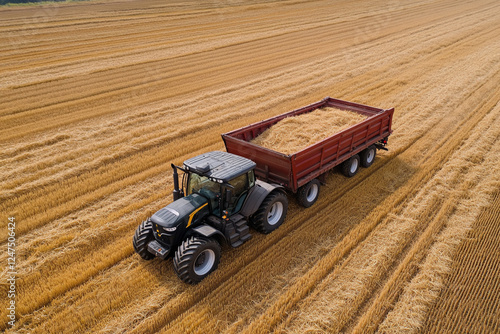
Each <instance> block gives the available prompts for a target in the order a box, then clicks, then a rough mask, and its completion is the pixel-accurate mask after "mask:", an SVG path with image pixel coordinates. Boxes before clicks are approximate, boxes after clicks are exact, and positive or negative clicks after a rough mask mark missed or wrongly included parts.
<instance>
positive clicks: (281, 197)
mask: <svg viewBox="0 0 500 334" xmlns="http://www.w3.org/2000/svg"><path fill="white" fill-rule="evenodd" d="M287 210H288V198H287V197H286V195H285V194H284V193H283V192H281V191H276V192H272V193H271V194H269V195H268V196H267V197H266V199H264V202H262V204H261V205H260V207H259V209H258V210H257V212H256V213H255V215H254V216H253V218H252V220H251V222H252V226H253V227H254V228H255V229H256V230H257V231H259V232H261V233H264V234H267V233H270V232H272V231H274V230H275V229H277V228H278V227H280V225H281V224H282V223H283V221H284V220H285V217H286V212H287Z"/></svg>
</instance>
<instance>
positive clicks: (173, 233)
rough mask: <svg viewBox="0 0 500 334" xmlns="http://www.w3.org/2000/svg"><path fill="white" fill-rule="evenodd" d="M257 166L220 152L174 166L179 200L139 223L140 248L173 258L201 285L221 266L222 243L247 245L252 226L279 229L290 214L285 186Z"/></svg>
mask: <svg viewBox="0 0 500 334" xmlns="http://www.w3.org/2000/svg"><path fill="white" fill-rule="evenodd" d="M255 166H256V164H255V162H253V161H252V160H250V159H247V158H244V157H241V156H239V155H235V154H231V153H227V152H220V151H214V152H209V153H205V154H202V155H199V156H197V157H194V158H191V159H188V160H186V161H184V163H183V166H182V167H180V166H176V165H174V164H172V169H173V183H174V191H173V199H174V201H173V202H172V203H170V204H169V205H167V206H166V207H164V208H162V209H160V210H159V211H157V212H156V213H154V214H153V215H152V216H151V217H150V218H148V219H147V220H145V221H144V222H142V223H141V224H140V225H139V227H138V228H137V230H136V232H135V235H134V237H133V245H134V250H135V251H136V252H137V253H138V254H139V255H140V256H141V257H142V258H143V259H144V260H151V259H153V258H155V257H159V258H161V259H163V260H166V259H167V258H170V257H172V258H173V264H174V270H175V273H176V274H177V276H178V277H179V278H180V279H181V280H182V281H184V282H186V283H189V284H196V283H199V282H200V281H201V280H203V279H204V278H205V277H207V276H208V275H209V274H210V273H211V272H213V271H214V270H215V269H217V266H218V265H219V262H220V257H221V245H222V244H224V243H227V244H229V245H230V246H232V247H238V246H241V245H242V244H243V243H244V242H246V241H248V240H249V239H250V238H251V236H252V235H251V234H250V230H249V226H251V227H252V228H254V229H255V230H257V231H259V232H261V233H266V234H267V233H270V232H272V231H274V230H275V229H277V228H278V227H279V226H280V225H281V224H282V223H283V221H284V220H285V217H286V214H287V209H288V199H287V196H286V193H285V189H284V188H283V186H281V185H278V184H271V183H267V182H264V181H262V180H258V179H256V177H255V173H254V169H255ZM178 171H181V172H183V176H182V186H181V188H179V172H178Z"/></svg>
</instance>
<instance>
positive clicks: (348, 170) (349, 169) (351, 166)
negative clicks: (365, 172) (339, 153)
mask: <svg viewBox="0 0 500 334" xmlns="http://www.w3.org/2000/svg"><path fill="white" fill-rule="evenodd" d="M359 160H360V159H359V155H357V154H356V155H353V156H352V157H351V158H350V159H349V160H346V161H344V162H343V163H342V167H341V168H342V174H344V175H345V176H347V177H353V176H354V175H356V173H357V172H358V170H359Z"/></svg>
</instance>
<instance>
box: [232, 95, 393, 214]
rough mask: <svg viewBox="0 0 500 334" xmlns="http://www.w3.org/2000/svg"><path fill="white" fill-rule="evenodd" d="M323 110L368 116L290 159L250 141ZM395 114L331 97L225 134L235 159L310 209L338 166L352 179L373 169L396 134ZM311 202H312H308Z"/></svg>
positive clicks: (292, 155) (387, 110)
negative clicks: (361, 169) (253, 165)
mask: <svg viewBox="0 0 500 334" xmlns="http://www.w3.org/2000/svg"><path fill="white" fill-rule="evenodd" d="M322 107H334V108H338V109H343V110H348V111H352V112H356V113H359V114H362V115H365V116H367V118H366V119H365V120H363V121H362V122H360V123H358V124H355V125H353V126H351V127H349V128H347V129H345V130H343V131H340V132H338V133H336V134H334V135H333V136H330V137H328V138H326V139H324V140H322V141H320V142H318V143H316V144H314V145H311V146H309V147H307V148H305V149H303V150H301V151H299V152H296V153H293V154H290V155H287V154H284V153H280V152H276V151H274V150H271V149H267V148H264V147H261V146H258V145H256V144H254V143H251V142H250V141H251V140H252V139H254V138H255V137H257V136H258V135H260V134H261V133H262V132H264V131H265V130H266V129H268V128H269V127H271V126H273V125H274V124H276V123H278V122H279V121H281V120H282V119H284V118H286V117H291V116H297V115H300V114H304V113H308V112H311V111H313V110H315V109H318V108H322ZM393 113H394V108H391V109H380V108H374V107H370V106H366V105H362V104H358V103H353V102H347V101H342V100H337V99H333V98H330V97H326V98H325V99H323V100H321V101H319V102H316V103H313V104H310V105H308V106H305V107H302V108H299V109H296V110H293V111H290V112H287V113H284V114H281V115H278V116H275V117H272V118H269V119H266V120H263V121H261V122H258V123H254V124H251V125H248V126H245V127H243V128H240V129H237V130H234V131H231V132H228V133H225V134H223V135H222V139H223V140H224V143H225V145H226V150H227V152H229V153H234V154H236V155H239V156H243V157H245V158H248V159H250V160H252V161H254V162H255V163H256V164H257V166H256V169H255V174H256V176H257V177H258V178H259V179H261V180H263V181H266V182H268V183H276V184H279V185H282V186H283V187H285V188H286V189H288V190H289V191H291V192H293V193H297V192H298V197H299V202H300V203H301V204H302V205H304V206H306V207H308V206H311V205H312V204H313V203H314V202H315V201H316V199H317V196H318V194H319V184H320V181H321V182H322V183H323V182H324V181H325V176H326V173H327V172H328V171H329V170H330V169H332V168H333V167H335V166H337V165H340V164H342V165H341V169H342V172H343V173H344V174H345V175H346V176H348V177H351V176H353V175H354V174H356V172H357V170H358V167H359V165H361V166H363V167H369V166H370V165H371V164H372V163H373V160H374V158H375V153H376V149H384V150H386V148H385V145H386V144H387V138H388V137H389V135H390V134H391V133H392V129H391V125H392V117H393ZM308 198H309V200H308Z"/></svg>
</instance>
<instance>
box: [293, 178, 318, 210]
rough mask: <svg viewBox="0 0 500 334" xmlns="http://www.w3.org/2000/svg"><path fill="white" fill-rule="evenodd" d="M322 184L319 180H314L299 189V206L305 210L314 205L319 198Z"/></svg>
mask: <svg viewBox="0 0 500 334" xmlns="http://www.w3.org/2000/svg"><path fill="white" fill-rule="evenodd" d="M319 187H320V182H319V180H318V179H313V180H311V181H309V182H308V183H306V184H305V185H303V186H302V187H300V188H299V191H298V192H297V199H298V201H299V204H300V205H302V206H303V207H305V208H308V207H310V206H311V205H313V204H314V203H315V202H316V200H317V199H318V197H319Z"/></svg>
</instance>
